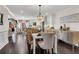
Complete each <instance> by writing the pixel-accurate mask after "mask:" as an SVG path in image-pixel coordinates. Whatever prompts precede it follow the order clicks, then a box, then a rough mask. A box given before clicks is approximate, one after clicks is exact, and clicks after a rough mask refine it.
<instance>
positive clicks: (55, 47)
mask: <svg viewBox="0 0 79 59" xmlns="http://www.w3.org/2000/svg"><path fill="white" fill-rule="evenodd" d="M54 53H56V54H57V36H56V35H55V44H54Z"/></svg>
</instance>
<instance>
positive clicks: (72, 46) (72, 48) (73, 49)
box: [72, 45, 74, 53]
mask: <svg viewBox="0 0 79 59" xmlns="http://www.w3.org/2000/svg"><path fill="white" fill-rule="evenodd" d="M72 53H74V45H72Z"/></svg>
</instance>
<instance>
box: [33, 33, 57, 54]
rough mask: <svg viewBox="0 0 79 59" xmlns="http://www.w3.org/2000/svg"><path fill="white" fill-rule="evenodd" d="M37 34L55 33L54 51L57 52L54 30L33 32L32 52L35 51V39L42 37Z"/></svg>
mask: <svg viewBox="0 0 79 59" xmlns="http://www.w3.org/2000/svg"><path fill="white" fill-rule="evenodd" d="M38 34H55V40H54V53H57V35H56V33H55V32H39V33H33V34H32V36H33V54H35V52H36V40H37V39H42V38H43V37H42V36H38Z"/></svg>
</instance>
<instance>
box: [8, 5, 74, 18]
mask: <svg viewBox="0 0 79 59" xmlns="http://www.w3.org/2000/svg"><path fill="white" fill-rule="evenodd" d="M7 7H8V8H9V10H10V11H11V12H12V13H13V14H14V15H15V16H16V17H21V18H22V17H25V18H28V17H29V18H31V17H36V16H37V15H38V11H39V7H38V5H7ZM72 7H74V6H73V5H42V7H41V9H42V14H43V15H47V14H48V15H51V14H55V13H57V12H59V11H62V10H64V9H67V8H72Z"/></svg>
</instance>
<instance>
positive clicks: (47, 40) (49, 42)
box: [41, 33, 55, 48]
mask: <svg viewBox="0 0 79 59" xmlns="http://www.w3.org/2000/svg"><path fill="white" fill-rule="evenodd" d="M41 35H42V37H43V40H44V44H45V47H46V48H53V44H54V39H55V34H53V33H52V34H50V33H43V34H41Z"/></svg>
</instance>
